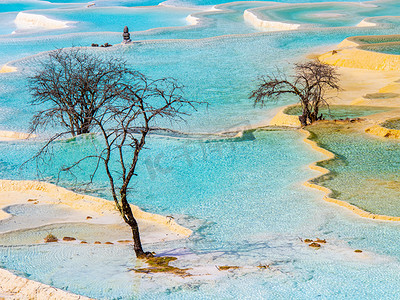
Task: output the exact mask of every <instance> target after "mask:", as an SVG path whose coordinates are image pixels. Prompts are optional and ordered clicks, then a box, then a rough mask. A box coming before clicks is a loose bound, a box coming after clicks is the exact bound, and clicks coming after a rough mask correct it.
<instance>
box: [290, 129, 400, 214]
mask: <svg viewBox="0 0 400 300" xmlns="http://www.w3.org/2000/svg"><path fill="white" fill-rule="evenodd" d="M298 131H299V132H300V133H302V134H303V135H305V138H304V140H303V141H304V142H305V143H306V144H309V145H310V146H311V148H312V149H313V150H315V151H317V152H319V153H322V154H323V155H325V156H326V157H327V158H324V159H321V160H318V161H316V162H313V163H312V164H310V165H309V168H310V169H311V170H314V171H318V172H321V173H322V174H321V175H318V176H315V177H313V178H310V179H309V180H307V181H306V182H305V183H304V186H307V187H310V188H313V189H317V190H319V191H322V192H324V193H325V195H324V197H323V200H325V201H326V202H330V203H334V204H337V205H339V206H341V207H344V208H346V209H348V210H350V211H352V212H353V213H355V214H357V215H358V216H360V217H363V218H368V219H373V220H381V221H394V222H400V217H394V216H387V215H379V214H374V213H370V212H367V211H365V210H363V209H361V208H359V207H357V206H355V205H352V204H350V203H349V202H346V201H343V200H339V199H335V198H332V197H330V195H331V194H332V190H331V189H329V188H327V187H324V186H321V185H317V184H315V183H313V182H312V180H314V179H316V178H319V177H321V176H322V175H326V174H329V173H330V172H331V171H330V170H328V169H326V168H323V167H321V166H318V163H319V162H323V161H327V160H330V159H333V158H335V154H334V153H332V152H330V151H329V150H326V149H324V148H322V147H320V146H319V145H318V144H317V142H315V141H313V140H310V139H309V137H310V136H311V133H310V132H309V131H308V130H306V129H304V128H300V129H299V130H298Z"/></svg>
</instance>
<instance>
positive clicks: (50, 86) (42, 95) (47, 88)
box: [30, 48, 126, 136]
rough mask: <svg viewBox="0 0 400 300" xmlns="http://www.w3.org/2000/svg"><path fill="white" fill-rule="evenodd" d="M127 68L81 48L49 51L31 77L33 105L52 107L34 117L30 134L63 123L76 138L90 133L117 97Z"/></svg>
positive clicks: (117, 61)
mask: <svg viewBox="0 0 400 300" xmlns="http://www.w3.org/2000/svg"><path fill="white" fill-rule="evenodd" d="M125 69H126V64H125V62H123V61H121V60H117V59H116V60H109V59H104V58H101V57H99V56H98V55H93V54H90V53H88V52H85V51H82V50H80V49H79V48H74V49H69V50H63V49H59V50H56V51H52V52H50V53H49V55H48V57H47V59H46V60H44V61H42V62H41V63H40V71H39V72H37V74H36V75H34V76H33V77H31V78H30V87H31V92H32V95H33V101H32V103H33V104H44V105H46V106H49V108H48V109H45V110H42V111H40V112H39V113H37V114H36V115H35V116H34V118H33V120H32V123H31V131H32V132H33V131H36V130H37V129H38V128H39V127H45V126H46V125H54V124H58V123H61V125H62V127H64V128H66V129H67V131H68V133H71V134H72V135H73V136H75V135H79V134H83V133H89V132H90V131H91V126H92V122H93V118H94V117H95V116H96V115H97V114H98V113H99V110H101V108H102V107H103V106H104V105H106V104H108V103H112V101H113V100H115V99H116V98H117V97H118V94H119V92H120V82H121V80H122V78H123V76H124V74H125Z"/></svg>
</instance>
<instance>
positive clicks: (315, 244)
mask: <svg viewBox="0 0 400 300" xmlns="http://www.w3.org/2000/svg"><path fill="white" fill-rule="evenodd" d="M308 246H310V247H311V248H314V249H319V248H321V245H320V244H318V243H315V242H313V243H311V244H310V245H308Z"/></svg>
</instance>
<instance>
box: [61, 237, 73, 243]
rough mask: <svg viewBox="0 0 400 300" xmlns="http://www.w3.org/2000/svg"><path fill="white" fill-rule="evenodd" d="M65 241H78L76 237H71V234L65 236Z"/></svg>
mask: <svg viewBox="0 0 400 300" xmlns="http://www.w3.org/2000/svg"><path fill="white" fill-rule="evenodd" d="M63 241H67V242H70V241H76V238H74V237H70V236H64V237H63Z"/></svg>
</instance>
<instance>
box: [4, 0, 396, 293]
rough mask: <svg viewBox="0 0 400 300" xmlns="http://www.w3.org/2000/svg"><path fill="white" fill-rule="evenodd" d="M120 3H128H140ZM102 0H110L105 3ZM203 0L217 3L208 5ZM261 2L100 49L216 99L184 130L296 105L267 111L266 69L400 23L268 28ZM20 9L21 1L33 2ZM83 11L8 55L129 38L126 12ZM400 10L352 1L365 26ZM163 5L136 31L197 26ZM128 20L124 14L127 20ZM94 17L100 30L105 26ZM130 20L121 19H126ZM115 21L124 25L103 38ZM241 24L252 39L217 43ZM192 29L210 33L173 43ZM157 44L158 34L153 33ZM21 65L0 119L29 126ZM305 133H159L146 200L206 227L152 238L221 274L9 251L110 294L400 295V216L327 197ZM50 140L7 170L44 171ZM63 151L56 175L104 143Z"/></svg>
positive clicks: (58, 280) (57, 276) (76, 249)
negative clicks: (262, 89)
mask: <svg viewBox="0 0 400 300" xmlns="http://www.w3.org/2000/svg"><path fill="white" fill-rule="evenodd" d="M53 2H59V1H53ZM72 2H79V1H72ZM150 2H151V1H150ZM150 2H138V3H139V4H141V5H146V4H149V3H150ZM282 2H283V1H282ZM285 2H297V1H285ZM315 2H317V1H315ZM40 3H41V2H40ZM110 3H113V4H121V3H123V4H127V3H126V1H113V2H110ZM99 4H100V5H101V6H103V5H106V3H105V2H100V3H99ZM151 4H157V3H153V2H151ZM168 4H171V1H168ZM172 4H177V2H172ZM192 4H195V5H199V4H204V5H209V4H217V2H214V1H212V2H211V1H208V2H201V3H198V2H196V1H194V2H192ZM15 5H16V4H15ZM35 5H36V4H32V6H26V7H25V8H24V9H34V8H35V9H47V7H43V6H42V3H41V4H40V5H39V2H38V3H37V5H38V6H35ZM74 5H75V4H74ZM258 5H261V4H254V3H248V4H247V3H241V4H235V5H233V6H232V7H227V8H228V9H231V11H223V12H220V13H217V12H208V13H205V16H206V17H207V18H208V21H207V22H206V21H204V24H201V26H198V27H190V28H175V29H159V30H153V31H149V32H136V33H135V34H133V38H134V39H135V40H148V42H143V43H141V44H137V45H134V46H132V47H125V48H121V47H113V48H110V49H105V50H104V49H99V51H102V52H101V53H104V54H105V55H121V56H123V57H125V58H126V59H128V60H129V62H130V63H131V64H132V65H133V66H134V67H135V68H137V69H139V70H140V71H142V72H144V73H146V74H149V75H150V76H153V77H155V78H156V77H162V76H172V77H176V78H177V79H178V80H180V81H181V82H182V83H183V84H184V85H185V86H186V96H187V97H188V98H190V99H196V100H205V101H208V102H209V103H210V105H209V107H208V109H206V108H200V109H199V111H198V112H197V113H194V114H193V116H192V117H190V118H189V120H188V122H187V123H182V124H180V125H179V127H177V129H180V130H183V131H185V132H217V131H221V130H226V129H229V128H232V127H235V126H240V125H250V124H255V123H257V122H259V121H261V120H263V119H265V118H270V117H272V116H273V115H274V109H276V108H277V107H278V106H279V105H283V104H288V103H291V102H294V99H291V98H287V99H284V101H283V102H282V103H272V104H271V105H270V106H268V107H267V108H265V109H255V108H254V107H253V106H252V104H251V103H250V102H249V100H248V99H247V97H248V94H249V91H250V90H251V88H253V87H254V85H255V81H254V80H255V78H257V76H259V75H262V74H265V73H269V72H272V71H274V70H275V67H276V66H279V67H280V68H281V69H283V71H288V70H289V69H290V63H293V62H297V61H299V60H302V59H304V57H305V55H307V54H308V53H310V52H312V51H313V50H314V49H316V48H318V47H321V46H326V45H332V44H337V43H339V42H340V41H341V40H343V39H344V38H346V37H348V36H350V35H371V34H383V33H385V34H390V33H396V32H397V31H398V30H397V28H398V23H397V22H396V21H393V20H392V21H383V23H384V24H383V25H382V26H377V27H376V28H330V29H315V28H314V29H310V30H303V31H298V32H275V33H263V34H256V35H255V34H254V33H257V30H255V29H254V28H253V27H251V26H249V25H248V24H245V23H244V22H243V19H242V14H243V11H244V10H245V9H249V8H254V7H257V6H258ZM268 5H270V3H268ZM391 5H392V6H391ZM16 7H17V6H15V7H14V8H15V9H10V8H7V9H8V11H17V10H20V9H19V8H18V9H16ZM18 7H19V6H18ZM74 7H79V9H78V10H77V11H79V14H74V13H73V12H71V10H61V9H60V10H53V11H49V12H48V13H49V16H50V15H51V16H53V17H56V18H58V17H60V19H64V18H63V17H65V19H68V17H70V18H71V19H72V18H74V20H75V21H83V20H84V19H85V18H86V21H85V22H86V23H85V24H79V23H78V24H77V25H75V26H76V27H74V28H71V29H68V30H66V31H53V32H51V31H48V32H36V33H31V34H28V33H26V34H25V35H24V34H21V35H15V36H2V37H0V49H1V53H2V54H4V55H2V57H1V58H0V63H1V64H3V63H6V62H8V61H10V60H16V59H22V58H24V57H26V56H29V55H33V54H37V53H39V52H42V51H47V50H52V49H54V48H59V47H69V46H72V45H82V46H88V45H90V44H91V43H93V42H98V43H104V42H110V43H112V44H116V43H119V41H120V40H121V34H120V33H119V32H118V28H119V25H118V23H115V22H113V24H116V25H112V26H108V24H107V22H108V20H113V21H114V20H115V19H118V18H117V17H116V16H117V15H118V14H119V12H120V9H118V8H115V9H112V10H107V9H104V8H101V9H95V10H86V9H82V7H81V5H78V6H74ZM334 7H335V5H334V4H326V9H327V10H328V11H331V10H333V9H334ZM340 7H343V5H342V4H341V6H340ZM68 8H70V7H69V6H68ZM196 9H198V7H197V8H196ZM391 9H396V5H395V2H393V1H385V2H382V6H380V8H379V9H378V10H374V9H373V8H364V9H363V12H361V11H352V10H349V11H346V13H352V16H356V17H357V21H358V19H362V18H363V17H367V16H371V15H382V14H385V13H387V12H388V11H390V10H391ZM150 10H151V9H150ZM310 10H311V11H307V8H305V9H304V10H300V11H299V13H298V14H297V15H296V14H292V13H290V11H288V10H282V11H281V14H282V16H277V18H287V19H288V21H298V20H299V19H302V20H304V19H305V18H306V17H307V18H309V16H310V14H311V15H313V14H314V15H315V14H317V13H320V11H321V10H317V11H316V9H315V8H310ZM163 11H164V10H163V9H159V13H157V12H154V10H153V12H152V13H153V14H154V15H152V16H153V17H152V18H153V19H147V18H146V16H148V15H147V13H149V11H147V10H146V15H144V14H143V15H140V14H139V15H137V17H138V18H137V20H136V21H140V22H142V24H140V25H141V26H142V27H139V26H138V27H136V26H133V28H131V30H142V29H148V28H151V27H160V26H172V25H183V24H185V22H184V21H183V20H182V17H184V16H185V14H184V13H182V10H181V9H177V12H176V15H175V14H174V15H173V16H171V14H170V13H167V10H165V11H164V12H163ZM95 12H96V13H95ZM393 13H395V12H394V11H392V12H391V14H393ZM91 14H92V15H91ZM352 16H349V18H351V17H352ZM139 17H140V18H139ZM156 17H157V18H156ZM107 18H108V19H107ZM125 18H126V19H125ZM128 18H129V16H124V19H123V20H124V22H127V20H128ZM349 18H346V19H343V22H344V23H343V24H342V23H340V22H338V20H335V21H334V22H333V23H332V24H329V20H328V19H324V20H323V22H322V23H323V24H322V25H324V26H347V25H354V24H353V23H354V20H355V19H352V20H349ZM156 19H157V20H156ZM3 20H5V19H2V22H3ZM10 20H11V19H10ZM141 20H142V21H141ZM204 20H206V19H204ZM339 20H341V19H339ZM305 21H307V20H305ZM308 21H309V23H318V18H315V16H314V17H313V18H311V19H310V18H309V19H308ZM385 22H386V23H385ZM2 24H4V25H2V26H3V27H1V30H4V29H7V30H8V29H9V28H8V27H7V26H8V25H7V24H5V23H2ZM88 24H92V25H93V26H94V28H95V29H93V30H91V29H90V26H89V25H88ZM117 25H118V26H117ZM124 25H126V24H125V23H124V24H121V28H122V27H123V26H124ZM318 25H319V26H320V25H321V24H318ZM80 26H82V27H80ZM85 26H87V27H85ZM106 30H107V31H112V32H108V33H103V32H99V33H96V32H97V31H106ZM74 31H75V33H74ZM82 31H85V32H82ZM0 33H3V31H0ZM234 33H238V34H250V35H242V36H228V37H223V38H214V39H203V38H206V37H215V36H221V35H226V34H234ZM179 38H182V39H201V40H186V41H183V40H181V41H167V42H165V41H162V40H163V39H179ZM153 39H154V40H158V41H151V40H153ZM15 65H16V66H17V67H19V68H20V70H21V71H22V72H21V73H17V74H2V78H1V79H2V82H1V84H0V128H1V129H7V130H20V131H25V130H26V128H27V126H28V121H29V118H30V116H31V115H32V113H33V109H36V108H32V107H31V106H30V105H29V103H28V102H29V99H30V95H29V90H28V89H27V88H26V83H27V76H28V75H29V74H30V71H31V68H32V67H33V66H34V65H35V61H34V60H32V58H27V59H22V60H20V61H18V62H16V63H15ZM216 66H218V67H216ZM302 138H303V137H302V136H301V135H300V134H298V133H297V132H291V131H272V132H264V131H257V132H255V133H254V136H253V138H248V139H243V140H240V141H238V140H236V141H234V140H222V141H210V140H207V139H204V140H199V139H176V138H174V139H170V138H154V139H152V140H151V142H149V145H148V146H149V150H146V151H145V152H144V153H143V157H142V161H143V164H142V165H141V166H140V167H139V170H138V173H139V174H140V176H138V178H137V180H136V181H135V184H134V186H133V188H134V190H133V193H132V202H134V203H135V204H137V205H139V206H140V207H142V208H144V209H146V210H149V211H151V212H154V213H160V214H164V215H174V216H175V217H176V219H177V220H178V222H180V223H181V224H182V225H184V226H187V227H190V228H191V229H193V230H194V234H193V236H192V237H191V238H189V239H188V240H181V241H174V242H168V243H165V244H155V245H146V247H148V250H154V251H156V252H157V253H160V254H173V255H177V256H179V258H180V259H179V260H178V262H177V264H178V266H181V267H193V268H194V269H195V271H196V272H200V273H202V272H201V271H203V273H202V274H204V273H206V274H210V275H207V276H204V277H200V276H199V277H196V276H194V277H192V278H186V279H182V278H170V277H168V278H158V277H157V276H156V277H152V276H147V275H138V274H135V273H133V272H132V271H129V269H131V268H134V267H135V266H136V263H137V262H136V259H135V258H134V256H133V251H132V249H131V248H130V247H129V246H113V245H101V246H100V245H99V246H96V247H95V246H94V245H73V244H57V245H33V246H22V245H19V246H13V247H11V246H10V247H4V246H3V247H1V248H0V261H1V265H2V266H3V267H5V268H7V269H10V270H14V271H15V272H16V273H18V274H21V275H23V276H26V277H29V278H32V279H35V280H39V281H41V282H44V283H48V284H51V285H54V286H57V287H60V288H63V289H66V290H69V291H72V292H76V293H80V294H85V295H88V296H92V297H97V298H107V299H109V298H118V297H122V298H129V297H133V298H134V297H141V298H149V299H152V298H169V299H171V298H172V299H173V298H276V297H279V298H282V297H285V298H286V297H288V295H290V297H293V298H306V297H307V298H317V297H320V296H322V297H325V298H341V297H346V298H360V297H364V298H365V297H369V298H380V297H383V296H385V297H396V295H397V294H395V292H396V291H398V290H399V288H400V287H399V282H400V280H399V275H398V274H400V272H399V264H398V261H397V260H398V257H399V256H400V252H399V250H398V247H397V245H398V244H399V242H400V240H399V235H398V229H399V228H398V225H397V224H390V223H384V222H372V221H370V220H363V219H361V218H358V217H356V216H354V215H352V214H351V213H350V212H348V211H346V210H343V209H341V208H337V207H336V206H333V205H331V204H327V203H324V202H322V200H321V198H322V195H321V194H320V193H319V192H316V191H311V190H309V189H306V188H304V187H303V186H302V183H303V182H304V181H306V180H307V179H308V178H310V177H312V176H315V175H317V174H316V172H313V171H310V170H309V169H308V168H307V165H308V164H310V163H311V162H313V161H315V160H318V159H321V158H322V157H321V155H320V154H318V153H314V152H311V151H310V150H311V149H310V148H309V147H308V146H307V145H305V144H303V142H302ZM37 147H38V143H37V142H28V141H23V142H9V143H1V144H0V174H1V176H0V177H1V178H10V179H11V178H12V179H35V168H34V167H35V166H34V165H33V164H32V165H28V168H25V169H22V170H20V169H19V165H20V163H21V162H23V161H25V160H26V159H27V158H29V157H31V156H32V155H33V153H35V151H36V149H37ZM62 149H63V152H62V153H63V156H62V157H60V156H57V155H56V156H55V158H54V159H53V160H52V162H51V164H52V168H48V169H47V170H45V174H44V176H46V177H47V178H55V177H56V175H57V170H58V167H59V166H60V165H61V164H62V163H64V160H65V159H67V160H68V159H70V160H71V161H72V160H74V159H75V158H77V157H78V155H80V154H82V153H84V152H85V151H86V152H89V151H91V150H92V145H91V144H90V143H88V142H87V141H85V140H82V141H77V142H76V143H69V144H68V145H65V144H62ZM66 154H68V155H66ZM89 167H90V166H89ZM391 172H393V170H391ZM87 175H88V173H87V172H86V171H82V172H80V173H79V174H77V180H78V183H80V182H82V181H84V180H85V179H86V178H87ZM72 182H73V180H72V178H69V177H64V178H63V181H62V182H61V183H62V184H63V185H65V186H71V185H72ZM106 186H107V181H106V178H105V177H104V176H102V175H101V174H99V176H98V177H96V179H95V184H94V186H93V187H92V188H93V193H96V194H98V195H101V196H103V197H106V198H109V193H108V190H107V188H106ZM66 227H68V226H66ZM64 229H65V228H64ZM46 230H47V229H46ZM54 230H56V229H54ZM71 230H72V227H71ZM39 232H40V234H41V233H42V232H41V231H39ZM40 234H39V233H38V234H37V235H38V236H39V235H40ZM33 235H34V234H33ZM317 237H318V238H324V239H327V241H328V243H327V244H326V245H323V247H322V249H320V250H313V249H310V248H309V247H308V246H307V245H306V244H305V243H303V242H302V241H301V239H304V238H317ZM12 239H17V237H14V236H13V237H12ZM14 242H15V240H14ZM14 245H15V244H14ZM358 248H360V249H363V250H364V252H363V253H362V254H361V255H358V254H355V253H354V252H353V251H354V250H355V249H358ZM260 264H264V265H266V264H270V265H271V269H267V270H261V269H258V268H257V266H258V265H260ZM215 265H239V266H242V267H243V269H242V270H240V271H237V272H236V271H235V272H225V273H224V272H220V271H218V270H217V271H216V268H215ZM201 268H204V269H203V270H201ZM161 277H162V276H161ZM382 282H384V283H382ZM377 286H378V288H376V287H377Z"/></svg>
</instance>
